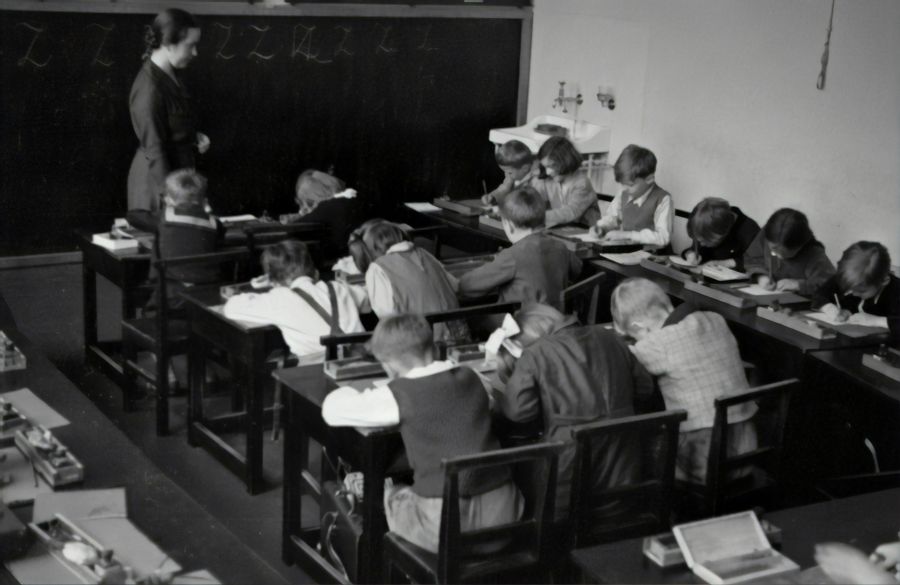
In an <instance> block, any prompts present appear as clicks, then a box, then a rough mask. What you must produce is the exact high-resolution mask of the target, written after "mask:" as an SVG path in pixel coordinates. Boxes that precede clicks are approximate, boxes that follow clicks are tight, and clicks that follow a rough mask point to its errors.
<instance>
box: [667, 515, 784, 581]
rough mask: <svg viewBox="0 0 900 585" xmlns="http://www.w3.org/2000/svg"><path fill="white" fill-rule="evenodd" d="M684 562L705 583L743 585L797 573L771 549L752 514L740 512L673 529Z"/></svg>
mask: <svg viewBox="0 0 900 585" xmlns="http://www.w3.org/2000/svg"><path fill="white" fill-rule="evenodd" d="M673 532H674V533H675V539H676V540H677V541H678V546H679V547H681V552H682V554H684V560H685V561H686V562H687V565H688V567H690V569H691V570H692V571H694V574H695V575H697V576H698V577H700V578H701V579H703V580H704V581H705V582H707V583H713V584H720V583H721V584H727V583H745V582H747V581H754V580H757V579H762V578H767V579H770V578H772V577H774V576H775V575H782V574H785V573H790V572H793V571H797V570H799V568H800V567H799V566H798V565H797V564H796V563H795V562H794V561H792V560H791V559H789V558H787V557H786V556H784V555H782V554H781V553H780V552H778V551H777V550H775V549H773V548H772V545H771V544H770V543H769V540H768V539H767V538H766V535H765V532H764V531H763V528H762V526H761V525H760V523H759V519H758V518H757V517H756V514H755V513H753V512H752V511H748V512H740V513H738V514H731V515H728V516H720V517H718V518H710V519H708V520H701V521H699V522H691V523H689V524H681V525H680V526H676V527H675V528H674V529H673Z"/></svg>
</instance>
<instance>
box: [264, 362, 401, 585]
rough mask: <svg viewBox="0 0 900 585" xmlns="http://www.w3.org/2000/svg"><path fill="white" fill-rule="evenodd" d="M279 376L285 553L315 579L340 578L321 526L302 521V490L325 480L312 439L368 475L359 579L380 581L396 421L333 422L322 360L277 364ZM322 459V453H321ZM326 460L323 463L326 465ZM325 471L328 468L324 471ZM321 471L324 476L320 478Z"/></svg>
mask: <svg viewBox="0 0 900 585" xmlns="http://www.w3.org/2000/svg"><path fill="white" fill-rule="evenodd" d="M274 375H275V378H276V379H277V380H279V381H280V382H281V383H282V384H284V386H285V389H286V392H285V396H284V398H285V406H286V409H287V411H286V417H285V425H284V426H285V428H284V432H285V437H284V438H285V440H284V510H283V512H282V514H283V516H282V545H281V551H282V553H281V554H282V558H283V559H284V562H286V563H288V564H294V563H296V564H298V565H300V567H301V568H302V569H303V570H304V571H305V572H306V573H307V574H308V575H310V576H311V577H312V578H313V579H315V580H317V581H332V580H335V579H337V578H338V574H337V573H336V572H335V570H334V569H333V568H332V567H331V566H330V565H329V564H328V563H327V561H325V560H324V558H322V556H321V555H320V554H319V553H318V552H317V550H316V543H318V542H319V527H318V526H314V527H306V528H304V527H302V526H301V520H300V519H301V518H302V516H301V510H302V505H303V494H304V493H309V494H311V495H312V496H313V497H315V498H316V499H318V498H319V497H320V495H321V486H320V483H319V481H318V480H316V479H315V477H314V476H313V474H312V473H311V471H310V470H309V442H310V440H313V441H315V442H316V443H318V444H320V445H322V447H324V448H325V449H327V451H328V453H329V456H330V457H331V458H333V459H335V460H336V459H337V457H341V458H342V459H345V460H346V461H347V462H348V463H350V465H351V466H352V467H353V468H354V469H355V470H358V471H362V472H363V475H364V477H365V480H364V490H365V492H364V493H365V497H364V499H363V503H362V517H363V527H364V532H363V535H362V540H361V542H360V557H359V561H358V566H359V576H358V579H357V581H358V582H359V583H379V582H381V581H382V580H381V540H382V536H384V534H385V533H386V532H387V521H386V520H385V516H384V502H383V500H384V478H385V471H386V470H387V468H388V466H389V465H390V464H391V462H392V461H393V460H394V458H395V457H396V456H397V455H398V454H399V453H402V452H403V441H402V439H401V438H400V431H399V429H398V428H397V427H393V428H387V429H357V428H349V427H344V428H334V427H330V426H328V425H327V424H326V423H325V421H324V420H323V419H322V401H323V400H324V399H325V396H326V395H327V394H328V392H330V391H331V390H332V389H334V388H335V384H334V382H332V381H331V380H330V379H329V378H328V377H327V376H325V374H324V372H323V370H322V365H321V364H314V365H309V366H301V367H297V368H288V369H283V370H277V371H276V372H275V374H274ZM323 460H324V457H323ZM326 465H327V464H324V463H323V466H322V467H323V470H324V468H325V467H326ZM323 475H325V476H327V471H323ZM321 477H322V476H320V478H321Z"/></svg>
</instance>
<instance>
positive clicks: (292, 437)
mask: <svg viewBox="0 0 900 585" xmlns="http://www.w3.org/2000/svg"><path fill="white" fill-rule="evenodd" d="M293 394H294V393H293V392H291V391H290V390H288V391H287V392H286V393H285V396H284V404H285V421H284V480H283V482H284V483H283V488H282V489H283V490H284V491H283V496H282V497H283V506H282V508H283V509H282V512H281V514H282V516H281V560H283V561H284V562H285V563H287V564H288V565H293V564H294V546H293V541H292V537H297V538H299V537H300V534H301V530H302V523H303V482H302V478H301V473H302V472H303V470H305V469H307V468H308V467H309V437H308V436H307V435H306V433H305V432H303V429H302V428H301V425H298V424H296V423H295V422H294V417H295V416H296V415H297V412H296V405H295V403H294V400H293V398H292V395H293Z"/></svg>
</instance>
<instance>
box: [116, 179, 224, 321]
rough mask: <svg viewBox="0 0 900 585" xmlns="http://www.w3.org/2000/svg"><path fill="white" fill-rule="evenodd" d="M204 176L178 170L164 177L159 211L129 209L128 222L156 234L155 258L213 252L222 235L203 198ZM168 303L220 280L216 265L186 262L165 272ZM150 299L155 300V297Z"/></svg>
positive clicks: (220, 227) (219, 224) (172, 304)
mask: <svg viewBox="0 0 900 585" xmlns="http://www.w3.org/2000/svg"><path fill="white" fill-rule="evenodd" d="M206 186H207V182H206V178H205V177H204V176H203V175H201V174H200V173H198V172H197V171H195V170H194V169H180V170H177V171H173V172H172V173H169V175H168V176H167V177H166V183H165V195H164V199H163V209H162V210H161V211H159V212H151V211H147V210H141V209H138V210H132V211H130V212H128V216H127V217H128V222H129V223H130V224H132V225H133V226H135V227H137V228H138V229H142V230H145V231H148V232H152V233H155V234H156V238H155V240H154V249H153V255H154V257H155V258H177V257H180V256H194V255H197V254H209V253H211V252H215V251H216V248H217V247H218V244H219V242H220V240H221V238H222V236H223V234H224V230H223V229H222V224H221V223H219V221H218V219H216V218H215V216H213V215H212V212H211V211H210V209H209V204H208V203H207V200H206ZM166 276H167V278H168V280H169V281H170V282H169V285H168V289H167V291H168V295H169V304H170V305H171V306H177V305H179V304H180V301H179V300H178V299H179V297H178V293H179V292H180V291H181V290H184V289H185V288H186V287H189V286H193V285H196V284H212V283H216V282H219V281H220V280H221V274H220V272H219V267H218V266H215V265H206V266H204V265H187V266H179V267H175V268H171V269H169V270H168V271H167V273H166ZM153 302H158V299H156V298H155V297H154V300H153Z"/></svg>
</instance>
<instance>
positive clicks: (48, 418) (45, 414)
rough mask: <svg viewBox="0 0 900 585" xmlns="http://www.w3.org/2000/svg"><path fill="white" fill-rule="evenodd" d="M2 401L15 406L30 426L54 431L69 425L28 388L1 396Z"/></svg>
mask: <svg viewBox="0 0 900 585" xmlns="http://www.w3.org/2000/svg"><path fill="white" fill-rule="evenodd" d="M3 400H6V401H7V402H9V403H10V404H12V405H13V406H15V407H16V410H18V411H19V412H20V413H21V414H22V415H23V416H24V417H25V418H27V419H28V420H29V421H31V423H32V424H35V425H41V426H42V427H46V428H48V429H55V428H57V427H62V426H65V425H67V424H69V421H68V420H67V419H66V418H65V417H64V416H63V415H61V414H59V413H58V412H56V411H55V410H53V409H52V408H50V406H49V405H48V404H47V403H46V402H44V401H43V400H41V399H40V398H38V397H37V396H36V395H35V393H34V392H32V391H31V390H29V389H28V388H22V389H21V390H13V391H12V392H7V393H6V394H3Z"/></svg>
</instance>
